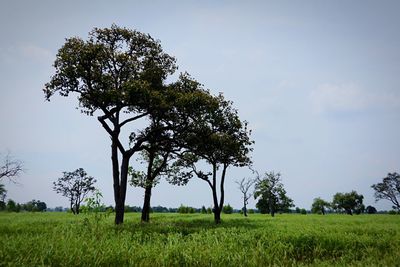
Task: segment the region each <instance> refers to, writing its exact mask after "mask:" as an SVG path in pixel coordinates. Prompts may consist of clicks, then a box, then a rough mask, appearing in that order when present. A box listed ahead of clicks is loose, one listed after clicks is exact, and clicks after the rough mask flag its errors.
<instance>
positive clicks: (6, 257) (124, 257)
mask: <svg viewBox="0 0 400 267" xmlns="http://www.w3.org/2000/svg"><path fill="white" fill-rule="evenodd" d="M87 216H88V215H82V216H73V215H71V214H66V213H33V214H32V213H20V214H15V213H0V237H1V238H0V265H2V266H8V265H10V266H38V265H47V266H49V265H51V266H87V265H100V266H104V265H118V266H127V265H129V266H135V265H140V266H171V265H179V266H181V265H190V266H205V265H213V266H271V265H275V266H292V265H296V266H299V265H317V266H332V265H338V266H344V265H345V266H349V265H353V266H399V264H400V216H390V215H360V216H347V215H326V216H320V215H306V216H305V215H277V216H276V217H275V218H271V217H269V216H266V215H260V214H254V215H251V216H249V218H244V217H241V216H240V215H239V214H231V215H223V217H222V220H223V222H222V224H221V225H219V226H216V225H214V223H213V218H212V215H204V214H190V215H189V214H187V215H180V214H153V215H152V222H151V223H150V224H140V223H139V221H140V218H139V214H135V213H128V214H127V216H126V222H125V224H124V225H122V226H114V225H113V218H112V216H110V217H108V218H106V219H104V220H102V221H101V222H100V223H98V224H97V223H96V222H95V221H94V220H93V218H91V217H87ZM84 218H87V219H84Z"/></svg>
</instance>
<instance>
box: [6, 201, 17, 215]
mask: <svg viewBox="0 0 400 267" xmlns="http://www.w3.org/2000/svg"><path fill="white" fill-rule="evenodd" d="M6 209H7V211H9V212H19V211H20V209H19V208H18V204H17V203H16V202H15V201H14V200H12V199H9V200H8V201H7V205H6Z"/></svg>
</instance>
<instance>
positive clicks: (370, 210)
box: [365, 206, 378, 214]
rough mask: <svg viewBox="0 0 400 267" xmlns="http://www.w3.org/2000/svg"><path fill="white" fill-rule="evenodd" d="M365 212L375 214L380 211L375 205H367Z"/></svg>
mask: <svg viewBox="0 0 400 267" xmlns="http://www.w3.org/2000/svg"><path fill="white" fill-rule="evenodd" d="M365 212H366V213H368V214H375V213H377V212H378V211H377V210H376V208H375V207H373V206H367V207H366V208H365Z"/></svg>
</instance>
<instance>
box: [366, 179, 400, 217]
mask: <svg viewBox="0 0 400 267" xmlns="http://www.w3.org/2000/svg"><path fill="white" fill-rule="evenodd" d="M371 187H372V188H373V189H374V190H375V199H376V201H378V200H381V199H386V200H389V201H390V202H392V203H393V209H397V210H398V211H400V174H398V173H396V172H394V173H388V175H387V176H386V177H385V178H383V179H382V182H381V183H377V184H373V185H372V186H371Z"/></svg>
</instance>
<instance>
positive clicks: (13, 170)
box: [0, 152, 24, 180]
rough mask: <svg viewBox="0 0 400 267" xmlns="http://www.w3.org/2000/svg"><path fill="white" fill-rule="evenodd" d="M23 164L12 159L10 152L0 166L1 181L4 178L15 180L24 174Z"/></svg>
mask: <svg viewBox="0 0 400 267" xmlns="http://www.w3.org/2000/svg"><path fill="white" fill-rule="evenodd" d="M23 171H24V170H23V166H22V162H21V161H19V160H15V159H13V158H12V156H11V154H10V152H8V153H7V155H6V156H5V157H4V160H3V163H2V164H1V165H0V180H2V179H3V178H8V179H13V178H15V177H17V176H18V175H20V174H21V172H23Z"/></svg>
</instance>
